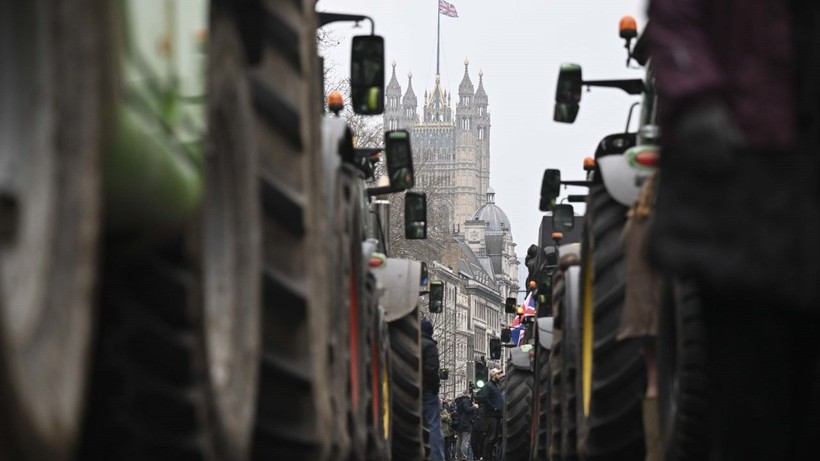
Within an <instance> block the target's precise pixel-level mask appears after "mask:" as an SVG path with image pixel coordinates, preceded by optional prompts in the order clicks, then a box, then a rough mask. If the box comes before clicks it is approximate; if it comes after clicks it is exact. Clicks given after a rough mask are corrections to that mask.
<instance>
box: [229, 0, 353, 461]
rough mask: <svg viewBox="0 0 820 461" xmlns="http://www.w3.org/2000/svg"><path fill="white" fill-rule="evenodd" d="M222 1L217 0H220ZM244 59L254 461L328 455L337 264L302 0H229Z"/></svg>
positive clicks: (311, 39) (311, 28)
mask: <svg viewBox="0 0 820 461" xmlns="http://www.w3.org/2000/svg"><path fill="white" fill-rule="evenodd" d="M223 1H226V0H223ZM230 5H231V8H232V10H233V11H234V14H235V15H236V17H237V20H238V21H239V24H240V31H241V32H242V34H243V35H242V37H243V44H244V46H245V50H246V53H245V55H246V57H247V60H248V62H249V67H248V71H247V78H248V82H249V87H250V90H251V91H250V93H251V100H252V103H253V107H254V109H255V120H256V121H255V125H254V127H255V139H256V148H257V155H258V158H259V174H258V181H259V185H260V189H261V190H260V195H261V198H262V270H263V272H262V273H263V275H262V282H261V283H262V314H261V328H262V352H261V368H260V371H259V389H258V394H257V404H256V424H255V427H254V435H253V442H252V449H251V457H252V459H255V460H266V461H267V460H271V459H311V460H328V459H334V460H335V459H339V458H333V457H332V455H331V450H332V444H333V443H334V438H333V437H331V436H330V435H331V434H333V433H334V432H335V431H336V430H338V428H337V427H335V425H334V420H333V416H334V415H333V413H332V410H333V409H332V406H331V392H332V389H331V386H330V385H329V383H331V382H332V367H331V366H329V364H330V363H332V361H331V360H330V353H331V351H330V350H329V347H328V343H327V342H326V341H325V340H324V338H323V335H324V333H325V332H327V331H329V330H330V329H331V328H338V326H337V325H332V324H331V323H330V322H331V320H332V319H331V315H329V314H328V313H329V312H331V311H332V309H333V307H334V304H333V303H338V302H339V300H338V299H333V296H334V295H335V292H333V291H331V290H330V289H329V287H332V286H333V285H334V284H333V283H332V280H333V277H338V274H335V271H338V269H339V267H341V266H339V265H335V264H328V263H326V261H328V255H329V254H331V251H329V250H328V248H326V247H325V246H324V243H325V242H327V241H331V240H332V238H331V236H332V235H334V232H335V231H334V230H333V229H332V228H331V226H330V224H329V223H327V221H328V218H327V216H329V215H330V214H329V211H328V207H329V206H325V205H324V204H325V197H326V196H327V194H331V193H333V191H332V190H329V189H328V188H329V187H330V185H326V184H324V181H323V180H321V179H319V178H324V177H325V176H324V171H323V162H322V157H321V156H320V151H321V146H320V127H321V110H320V107H321V106H322V102H321V98H322V95H321V92H320V90H319V88H320V87H319V80H318V79H319V76H320V75H321V69H320V68H319V60H318V59H317V55H316V45H315V43H316V27H317V18H316V13H315V3H314V2H311V1H309V0H297V1H287V2H286V1H279V2H262V1H257V0H251V1H244V0H243V1H239V0H237V1H231V2H230Z"/></svg>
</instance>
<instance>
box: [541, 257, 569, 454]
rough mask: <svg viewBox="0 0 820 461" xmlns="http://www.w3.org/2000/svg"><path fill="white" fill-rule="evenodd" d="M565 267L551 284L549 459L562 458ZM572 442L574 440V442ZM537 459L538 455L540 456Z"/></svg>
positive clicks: (557, 273)
mask: <svg viewBox="0 0 820 461" xmlns="http://www.w3.org/2000/svg"><path fill="white" fill-rule="evenodd" d="M564 274H565V272H564V270H559V271H558V272H556V274H555V279H554V280H553V285H552V313H553V316H554V317H553V330H552V349H550V356H549V377H548V380H549V386H550V393H549V419H550V423H551V424H550V425H549V434H548V436H549V443H548V444H547V445H545V446H548V455H549V457H548V459H550V460H552V461H559V460H561V459H563V457H562V454H561V453H562V450H563V439H564V438H565V436H564V424H563V408H564V387H565V385H564V380H565V378H564V372H565V370H564V330H565V326H564V321H565V319H566V313H565V311H566V303H565V296H566V289H567V287H566V281H565V277H564ZM573 443H574V442H573ZM539 459H540V458H539Z"/></svg>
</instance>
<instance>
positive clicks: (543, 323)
mask: <svg viewBox="0 0 820 461" xmlns="http://www.w3.org/2000/svg"><path fill="white" fill-rule="evenodd" d="M538 343H539V344H540V345H541V347H542V348H544V349H552V317H541V318H539V319H538Z"/></svg>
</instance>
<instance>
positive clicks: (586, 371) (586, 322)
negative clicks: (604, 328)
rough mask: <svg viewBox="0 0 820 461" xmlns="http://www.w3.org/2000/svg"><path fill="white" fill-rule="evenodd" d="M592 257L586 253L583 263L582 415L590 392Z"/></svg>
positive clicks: (587, 414) (585, 412)
mask: <svg viewBox="0 0 820 461" xmlns="http://www.w3.org/2000/svg"><path fill="white" fill-rule="evenodd" d="M592 294H593V293H592V258H590V257H589V255H587V257H586V261H585V263H584V304H583V310H582V312H581V316H582V318H581V322H582V323H581V335H582V336H581V373H582V380H583V381H582V386H581V389H582V391H583V393H584V395H583V396H582V397H583V402H584V415H585V416H589V402H590V396H591V394H592V353H593V338H594V332H593V330H592V329H593V328H594V322H593V317H592V316H593V309H592V306H593V302H594V300H593V299H592Z"/></svg>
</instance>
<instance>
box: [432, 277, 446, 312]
mask: <svg viewBox="0 0 820 461" xmlns="http://www.w3.org/2000/svg"><path fill="white" fill-rule="evenodd" d="M429 310H430V313H431V314H439V313H441V312H442V311H444V282H442V281H441V280H433V281H431V282H430V305H429Z"/></svg>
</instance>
